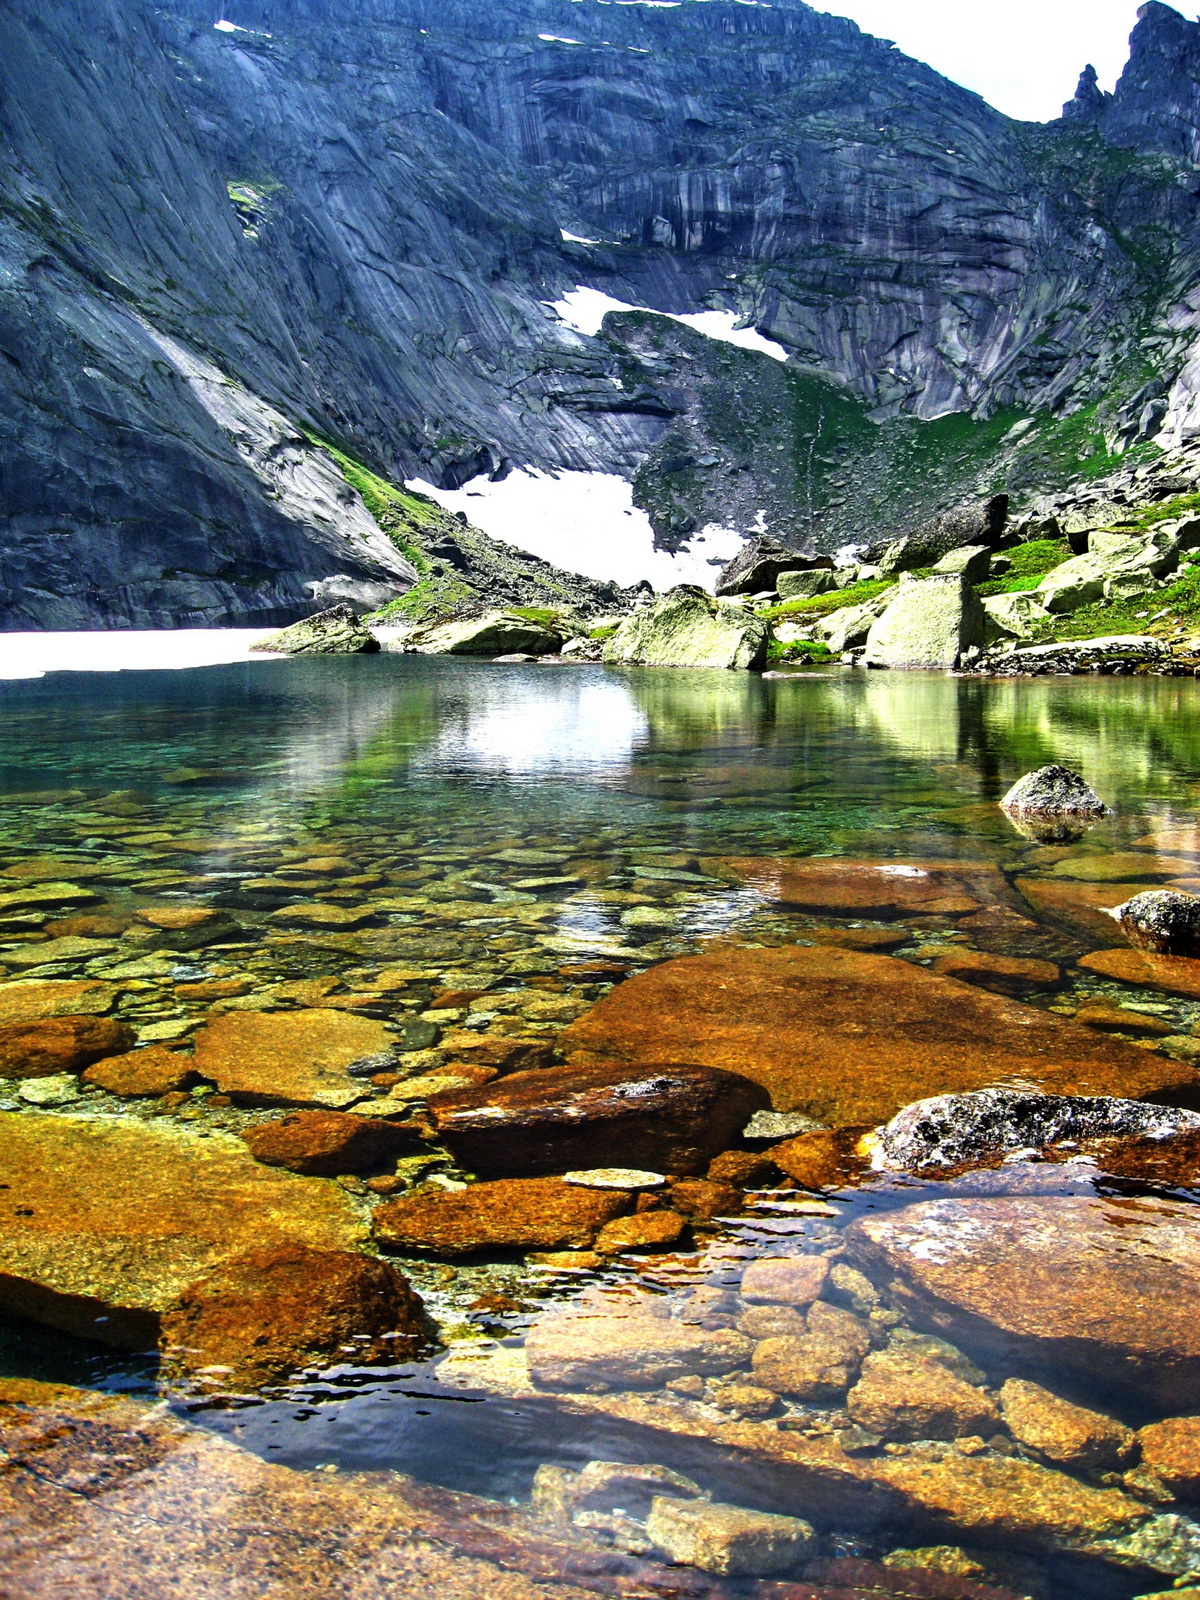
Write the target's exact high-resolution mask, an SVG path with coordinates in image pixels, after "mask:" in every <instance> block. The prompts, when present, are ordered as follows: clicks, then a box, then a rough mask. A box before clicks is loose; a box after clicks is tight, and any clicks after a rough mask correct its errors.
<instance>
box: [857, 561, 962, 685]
mask: <svg viewBox="0 0 1200 1600" xmlns="http://www.w3.org/2000/svg"><path fill="white" fill-rule="evenodd" d="M986 625H987V616H986V613H985V612H984V609H983V606H982V605H981V603H980V601H979V599H978V597H977V596H976V594H975V593H974V591H973V590H972V589H971V587H970V585H969V584H968V583H967V581H966V580H965V579H964V578H963V577H962V576H961V575H960V574H956V573H954V574H947V575H946V576H940V575H939V576H938V577H935V578H923V579H917V580H914V581H912V582H909V583H902V584H900V585H899V586H898V587H897V589H896V591H895V599H894V600H893V601H892V603H891V605H890V606H888V608H887V610H886V611H885V612H884V613H883V615H882V616H881V617H880V618H879V620H878V622H876V623H875V625H874V626H873V627H872V629H871V631H870V633H869V634H868V636H867V663H868V665H869V666H873V667H948V668H954V667H957V666H959V665H960V664H961V663H962V661H963V658H964V657H965V656H966V655H967V653H968V651H972V650H976V651H977V650H980V649H982V647H983V644H984V641H985V638H986Z"/></svg>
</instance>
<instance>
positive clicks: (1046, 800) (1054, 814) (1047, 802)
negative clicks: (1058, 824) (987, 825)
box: [1000, 763, 1108, 822]
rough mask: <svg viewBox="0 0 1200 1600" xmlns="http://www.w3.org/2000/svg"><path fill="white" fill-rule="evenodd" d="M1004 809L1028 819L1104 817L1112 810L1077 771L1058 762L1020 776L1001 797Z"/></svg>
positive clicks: (1042, 820) (1021, 818) (1027, 820)
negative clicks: (1059, 764) (1109, 809)
mask: <svg viewBox="0 0 1200 1600" xmlns="http://www.w3.org/2000/svg"><path fill="white" fill-rule="evenodd" d="M1000 809H1001V810H1002V811H1004V812H1007V814H1008V815H1009V816H1010V817H1013V818H1016V819H1018V820H1020V821H1025V822H1046V821H1051V822H1053V821H1058V820H1067V821H1078V820H1081V819H1082V820H1086V819H1089V818H1096V817H1102V816H1104V815H1105V814H1106V813H1107V811H1108V807H1107V806H1106V805H1105V804H1104V801H1103V800H1101V798H1100V796H1099V795H1098V794H1097V793H1096V791H1095V790H1094V789H1093V788H1092V787H1091V786H1090V785H1089V784H1088V783H1087V782H1085V780H1084V779H1083V778H1081V777H1080V776H1079V774H1078V773H1077V772H1072V771H1071V769H1070V768H1069V767H1060V766H1058V765H1057V764H1054V763H1052V764H1051V765H1050V766H1048V767H1039V768H1038V770H1037V771H1036V772H1027V773H1026V774H1025V776H1024V777H1023V778H1018V779H1017V781H1016V783H1014V784H1013V786H1012V788H1011V789H1010V790H1009V791H1008V793H1007V794H1006V795H1005V796H1004V798H1003V799H1002V800H1001V802H1000Z"/></svg>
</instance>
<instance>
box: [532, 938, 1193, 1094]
mask: <svg viewBox="0 0 1200 1600" xmlns="http://www.w3.org/2000/svg"><path fill="white" fill-rule="evenodd" d="M561 1046H562V1048H563V1050H564V1051H566V1052H567V1053H568V1054H570V1055H571V1056H572V1058H573V1059H574V1060H576V1061H579V1062H580V1063H583V1062H585V1061H588V1062H612V1061H631V1062H637V1063H639V1065H642V1066H644V1067H645V1066H650V1065H653V1064H656V1063H663V1064H667V1063H672V1062H680V1061H690V1062H695V1063H698V1064H702V1065H704V1066H709V1067H720V1068H724V1069H725V1070H726V1071H729V1072H736V1073H740V1074H741V1075H743V1076H744V1077H747V1078H750V1079H753V1081H754V1082H755V1083H758V1084H761V1085H762V1086H763V1087H764V1088H765V1089H766V1090H768V1092H769V1093H770V1096H771V1100H772V1103H773V1105H774V1107H775V1109H776V1110H778V1111H802V1112H805V1113H806V1114H808V1115H809V1116H812V1117H815V1118H817V1119H818V1120H820V1121H822V1122H827V1123H836V1124H842V1125H845V1124H867V1123H870V1124H875V1123H880V1122H886V1121H887V1120H888V1119H889V1118H890V1117H892V1116H894V1115H895V1113H896V1112H897V1111H898V1110H900V1108H901V1107H902V1106H905V1105H908V1104H910V1103H911V1102H912V1101H914V1100H923V1099H928V1098H930V1097H931V1096H934V1095H938V1094H949V1093H961V1092H964V1091H966V1090H970V1089H979V1088H984V1087H987V1086H989V1085H992V1084H996V1083H1002V1082H1006V1081H1009V1080H1011V1079H1013V1078H1019V1079H1021V1080H1023V1081H1027V1082H1029V1083H1031V1084H1034V1085H1036V1086H1037V1087H1038V1088H1040V1089H1043V1090H1045V1091H1046V1092H1048V1093H1056V1094H1090V1095H1115V1096H1118V1097H1120V1098H1123V1099H1131V1100H1138V1099H1144V1098H1147V1097H1149V1096H1152V1095H1153V1096H1156V1097H1163V1098H1172V1097H1175V1096H1178V1097H1180V1098H1183V1097H1186V1096H1189V1095H1190V1096H1194V1095H1195V1093H1196V1076H1195V1073H1194V1071H1193V1069H1191V1068H1190V1067H1187V1066H1183V1065H1181V1064H1179V1063H1177V1062H1174V1061H1171V1060H1169V1059H1168V1058H1167V1057H1166V1056H1159V1055H1157V1054H1155V1053H1153V1052H1150V1051H1147V1050H1142V1049H1139V1048H1137V1047H1136V1046H1134V1045H1130V1044H1126V1043H1125V1042H1123V1041H1122V1040H1119V1039H1113V1038H1109V1037H1106V1036H1105V1035H1103V1034H1100V1033H1097V1032H1096V1031H1095V1030H1093V1029H1088V1028H1083V1027H1079V1026H1077V1025H1076V1024H1074V1023H1072V1022H1069V1021H1067V1020H1065V1019H1063V1018H1061V1017H1056V1016H1051V1015H1049V1014H1048V1013H1046V1012H1044V1011H1038V1010H1035V1009H1033V1008H1032V1007H1029V1006H1025V1005H1022V1004H1020V1003H1019V1002H1018V1001H1015V1000H1010V999H1007V998H1005V997H1004V996H1001V995H997V994H991V993H989V992H988V991H986V990H983V989H979V988H977V987H975V986H974V985H972V984H967V983H960V982H957V981H956V980H955V979H953V978H945V977H940V976H939V975H938V974H936V973H933V972H929V971H927V970H926V969H925V968H923V967H917V966H913V965H912V964H910V963H908V962H904V961H898V960H895V959H894V958H892V957H890V956H879V955H871V954H867V953H863V952H860V951H856V950H844V949H838V948H836V947H829V946H826V947H814V948H809V949H800V948H797V947H794V946H784V947H781V948H779V949H775V950H760V949H731V950H721V951H716V952H713V953H712V954H709V955H703V956H686V957H683V958H681V959H679V960H676V961H666V962H662V963H661V964H660V965H658V966H655V967H651V968H650V969H649V970H648V971H647V972H644V973H641V974H639V975H638V976H637V977H634V978H630V979H629V980H627V981H626V982H625V983H623V984H622V985H621V986H620V987H619V988H618V989H615V990H614V991H613V992H612V994H610V995H608V996H607V997H606V998H605V999H604V1000H602V1001H600V1002H599V1004H598V1005H596V1006H594V1007H593V1008H592V1010H591V1011H589V1012H588V1013H587V1015H586V1016H583V1017H581V1018H580V1019H579V1020H578V1021H577V1022H574V1023H572V1024H571V1025H570V1026H569V1027H568V1028H567V1029H566V1030H565V1031H564V1033H563V1034H562V1036H561Z"/></svg>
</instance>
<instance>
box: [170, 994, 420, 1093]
mask: <svg viewBox="0 0 1200 1600" xmlns="http://www.w3.org/2000/svg"><path fill="white" fill-rule="evenodd" d="M394 1042H395V1041H394V1039H393V1037H392V1035H391V1034H390V1033H388V1031H387V1029H386V1028H385V1027H384V1026H383V1024H382V1023H381V1022H376V1021H374V1020H373V1019H372V1018H370V1017H356V1016H351V1015H349V1014H348V1013H346V1012H344V1011H328V1010H324V1009H320V1010H318V1009H315V1008H314V1009H313V1010H310V1011H230V1012H227V1013H226V1014H225V1015H224V1016H221V1017H218V1018H217V1019H216V1021H215V1022H210V1023H209V1025H208V1027H206V1028H204V1029H203V1030H202V1031H201V1032H200V1033H199V1034H198V1035H197V1037H196V1057H195V1067H196V1071H197V1072H198V1073H199V1074H200V1075H201V1077H204V1078H210V1079H212V1081H213V1082H214V1083H216V1085H217V1087H218V1088H219V1089H220V1091H221V1093H222V1094H229V1095H232V1096H233V1097H234V1099H235V1100H241V1101H244V1102H245V1103H247V1104H249V1105H292V1106H327V1107H329V1108H331V1109H333V1110H337V1109H339V1108H340V1107H343V1106H348V1105H352V1104H353V1103H354V1102H355V1101H356V1100H361V1099H363V1097H364V1096H365V1094H366V1093H367V1087H368V1086H367V1084H366V1082H365V1080H364V1079H362V1078H355V1077H352V1076H351V1075H350V1074H349V1072H347V1070H346V1069H347V1068H348V1067H350V1066H353V1065H354V1064H355V1063H356V1062H358V1061H363V1060H365V1059H367V1058H368V1057H370V1056H378V1055H382V1054H384V1053H386V1052H387V1051H388V1050H390V1048H391V1046H392V1045H393V1043H394Z"/></svg>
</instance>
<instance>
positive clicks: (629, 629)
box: [604, 584, 771, 671]
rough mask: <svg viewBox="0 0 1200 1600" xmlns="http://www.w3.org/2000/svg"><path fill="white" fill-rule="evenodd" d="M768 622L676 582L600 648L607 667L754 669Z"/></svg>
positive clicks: (767, 637)
mask: <svg viewBox="0 0 1200 1600" xmlns="http://www.w3.org/2000/svg"><path fill="white" fill-rule="evenodd" d="M770 642H771V628H770V624H769V623H766V622H764V621H763V620H762V619H761V618H760V617H756V616H755V615H754V613H753V612H752V611H747V610H745V609H744V608H743V607H741V606H736V605H733V604H731V603H730V602H729V601H727V600H714V599H713V597H712V596H711V595H709V594H706V593H705V591H704V590H703V589H698V588H696V587H694V586H693V585H691V584H680V585H679V587H678V588H676V589H672V590H671V591H670V592H669V593H668V594H665V595H663V596H662V598H661V599H659V600H656V601H655V602H654V604H653V605H651V606H646V607H645V608H644V609H643V610H641V611H638V612H636V613H635V614H634V615H633V616H632V617H629V618H627V619H626V620H625V621H624V622H623V623H622V624H621V626H620V627H619V628H618V629H617V631H616V633H614V634H613V636H612V638H611V639H609V641H608V642H607V644H606V645H605V647H604V659H605V661H606V662H607V663H608V664H609V665H610V666H636V667H720V668H734V669H741V670H743V671H747V670H748V671H753V670H754V669H755V668H758V667H761V666H762V665H763V663H764V662H765V660H766V658H767V646H768V645H769V644H770Z"/></svg>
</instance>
